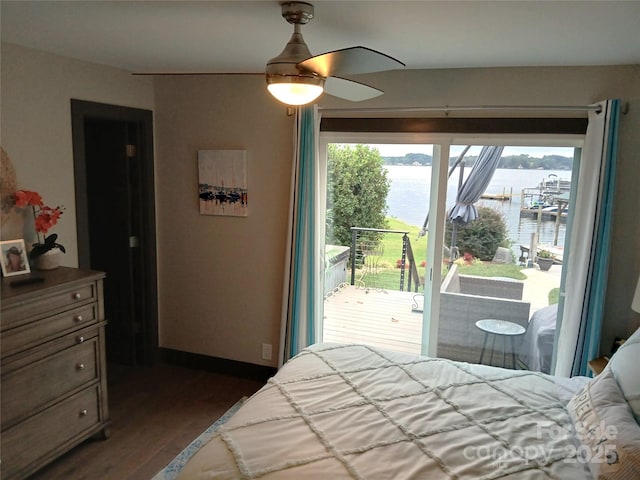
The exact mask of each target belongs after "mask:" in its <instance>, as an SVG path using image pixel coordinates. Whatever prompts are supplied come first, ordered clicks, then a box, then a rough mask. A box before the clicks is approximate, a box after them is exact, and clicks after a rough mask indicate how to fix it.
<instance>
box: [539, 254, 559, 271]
mask: <svg viewBox="0 0 640 480" xmlns="http://www.w3.org/2000/svg"><path fill="white" fill-rule="evenodd" d="M555 258H556V257H555V256H554V255H553V253H551V252H550V251H549V250H540V251H539V252H538V256H537V257H536V263H537V264H538V267H540V270H543V271H547V270H549V269H550V268H551V265H553V263H554V262H555Z"/></svg>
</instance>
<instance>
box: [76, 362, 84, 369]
mask: <svg viewBox="0 0 640 480" xmlns="http://www.w3.org/2000/svg"><path fill="white" fill-rule="evenodd" d="M76 370H84V363H79V364H77V365H76Z"/></svg>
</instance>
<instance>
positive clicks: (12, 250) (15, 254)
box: [0, 239, 31, 277]
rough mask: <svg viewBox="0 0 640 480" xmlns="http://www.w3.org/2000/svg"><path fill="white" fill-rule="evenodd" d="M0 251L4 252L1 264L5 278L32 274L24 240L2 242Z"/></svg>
mask: <svg viewBox="0 0 640 480" xmlns="http://www.w3.org/2000/svg"><path fill="white" fill-rule="evenodd" d="M0 251H2V262H0V263H1V264H2V276H3V277H11V276H13V275H22V274H25V273H31V269H30V268H29V258H28V257H27V251H26V248H25V246H24V240H23V239H18V240H5V241H3V242H0Z"/></svg>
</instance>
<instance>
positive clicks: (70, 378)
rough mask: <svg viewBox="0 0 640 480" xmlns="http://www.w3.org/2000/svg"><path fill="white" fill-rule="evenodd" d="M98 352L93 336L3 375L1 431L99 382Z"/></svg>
mask: <svg viewBox="0 0 640 480" xmlns="http://www.w3.org/2000/svg"><path fill="white" fill-rule="evenodd" d="M75 341H77V340H75ZM98 349H99V347H98V337H95V336H94V337H93V338H90V339H88V340H83V342H82V343H77V344H76V345H74V346H72V347H69V348H66V349H64V350H61V351H57V352H55V353H51V354H48V355H45V356H43V358H40V359H39V360H37V361H34V362H32V363H29V364H27V365H24V366H21V367H19V368H15V369H11V370H10V371H9V372H3V374H2V429H3V430H4V429H5V428H7V427H10V426H11V425H13V424H15V423H16V422H19V421H21V420H23V419H25V418H26V417H28V416H29V415H32V414H33V413H35V412H38V411H39V410H40V409H42V408H44V407H46V406H48V405H49V404H51V403H53V402H55V401H56V399H58V398H60V397H63V396H65V395H68V394H69V393H70V392H73V391H74V390H78V389H80V388H82V387H83V386H86V385H88V384H89V383H90V382H94V381H97V380H98V375H99V372H98V369H97V365H98V353H99V352H98ZM43 354H46V352H43Z"/></svg>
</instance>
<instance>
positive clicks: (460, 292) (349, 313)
mask: <svg viewBox="0 0 640 480" xmlns="http://www.w3.org/2000/svg"><path fill="white" fill-rule="evenodd" d="M581 142H582V136H575V135H572V136H553V135H546V136H544V137H540V136H529V137H527V136H518V137H514V136H509V135H492V136H484V137H482V138H478V137H477V136H463V135H460V136H456V137H452V136H449V135H439V134H431V135H426V134H425V135H405V134H335V133H333V134H321V142H320V152H321V153H320V157H321V159H322V160H326V161H327V162H328V164H329V166H330V168H329V172H330V174H331V172H332V169H331V162H332V161H333V159H332V158H330V154H331V152H335V149H336V148H338V149H347V150H348V149H351V150H353V151H356V150H358V149H360V151H361V152H362V151H363V150H365V151H368V152H369V153H371V152H374V153H377V154H378V155H379V156H380V158H381V162H382V170H383V171H384V175H385V177H386V179H387V180H388V181H389V184H390V186H389V189H388V192H387V205H386V207H387V208H386V211H385V214H386V216H387V223H386V224H385V225H382V226H381V225H380V224H376V225H374V226H372V225H365V224H350V225H349V226H348V228H350V227H356V228H354V229H352V230H351V236H349V237H348V238H347V237H345V236H344V235H342V237H341V239H339V240H338V239H337V238H336V237H335V236H334V237H331V236H328V238H327V245H326V248H325V289H324V293H325V298H324V315H323V321H324V329H323V340H324V341H335V342H363V343H370V344H373V345H375V346H380V347H382V348H388V349H391V350H398V351H411V352H414V353H422V354H426V355H430V356H441V357H445V358H451V359H454V360H462V361H469V362H474V363H477V362H480V361H481V362H482V363H486V364H494V365H505V366H507V367H510V368H513V367H514V366H515V367H516V368H528V369H534V370H539V371H545V370H548V369H549V364H550V355H551V353H550V352H551V351H552V348H553V336H554V334H555V332H554V330H553V324H554V322H555V321H556V320H557V316H558V315H559V312H558V311H557V310H558V309H557V303H558V301H559V299H560V293H559V292H560V291H562V289H561V282H562V272H563V265H564V264H565V263H566V262H567V261H568V252H565V251H564V249H563V247H564V241H565V239H566V238H567V236H568V228H569V227H568V226H570V221H569V222H568V221H567V220H568V219H569V218H570V216H571V213H572V210H571V209H572V208H573V205H571V191H570V188H571V186H572V178H571V174H572V171H573V170H574V165H573V164H574V161H575V158H574V157H575V154H574V152H575V150H574V149H575V147H579V146H580V145H581ZM330 145H331V146H330ZM484 145H500V146H504V150H503V151H502V152H501V155H500V162H501V163H499V164H497V168H496V169H495V170H494V171H490V172H489V174H490V177H491V178H490V179H489V181H488V183H487V186H486V188H483V189H482V192H479V193H478V192H476V193H477V194H478V196H479V198H478V199H477V201H474V202H471V203H473V206H474V207H475V209H476V210H477V211H478V218H477V219H476V220H474V221H469V222H462V221H458V222H457V223H455V224H453V223H452V222H451V221H449V220H448V214H449V213H450V211H451V208H452V207H453V206H454V205H455V204H456V200H458V199H459V192H460V191H461V190H462V188H463V186H464V185H465V182H466V181H467V180H469V177H470V176H471V172H472V171H473V169H474V165H475V164H476V162H477V161H478V158H479V157H481V155H482V152H483V146H484ZM463 152H464V155H462V153H463ZM456 162H457V163H456ZM454 166H455V168H453V167H454ZM369 168H373V167H369ZM333 172H334V173H335V172H336V171H335V170H334V171H333ZM341 172H342V174H345V173H344V172H343V171H341ZM485 175H488V174H487V173H485ZM356 177H357V175H356ZM475 177H477V175H475ZM355 180H356V181H355V183H354V185H351V191H352V192H355V193H356V196H358V195H359V197H358V198H359V199H360V201H359V202H357V203H358V204H359V205H360V206H362V205H364V204H365V203H366V200H367V199H368V198H369V194H368V193H367V192H366V191H363V190H359V189H362V188H364V187H365V185H358V183H357V178H356V179H355ZM485 180H487V179H486V178H485ZM367 182H368V183H370V182H371V180H370V179H369V180H367ZM331 183H332V178H331V175H329V177H328V184H331ZM335 193H336V192H333V194H334V195H335ZM339 201H340V199H336V198H335V197H332V194H331V193H330V194H329V195H328V204H327V218H326V225H327V231H328V232H333V231H335V227H334V225H333V224H332V222H334V221H335V220H336V217H337V216H339V215H338V214H337V213H336V205H337V204H338V203H339ZM460 201H461V203H463V204H466V203H469V200H468V198H467V199H462V200H460ZM349 208H355V207H354V206H352V207H349ZM554 208H555V209H556V211H555V212H554V211H553V209H554ZM361 218H362V217H361ZM341 228H344V226H343V227H341ZM547 252H548V253H547ZM547 255H548V256H549V257H550V260H551V267H550V268H549V269H548V270H544V269H543V268H545V267H543V264H544V263H545V261H544V260H543V257H545V256H547ZM539 311H540V312H541V313H538V314H537V316H536V313H537V312H539ZM534 317H535V318H534ZM531 319H535V320H536V321H535V322H534V324H530V320H531ZM482 320H487V321H489V320H491V321H493V322H482ZM531 325H535V331H533V330H532V329H531V328H530V326H531ZM485 340H486V341H485ZM545 342H547V343H545ZM540 345H542V346H540ZM534 347H535V348H534Z"/></svg>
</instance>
